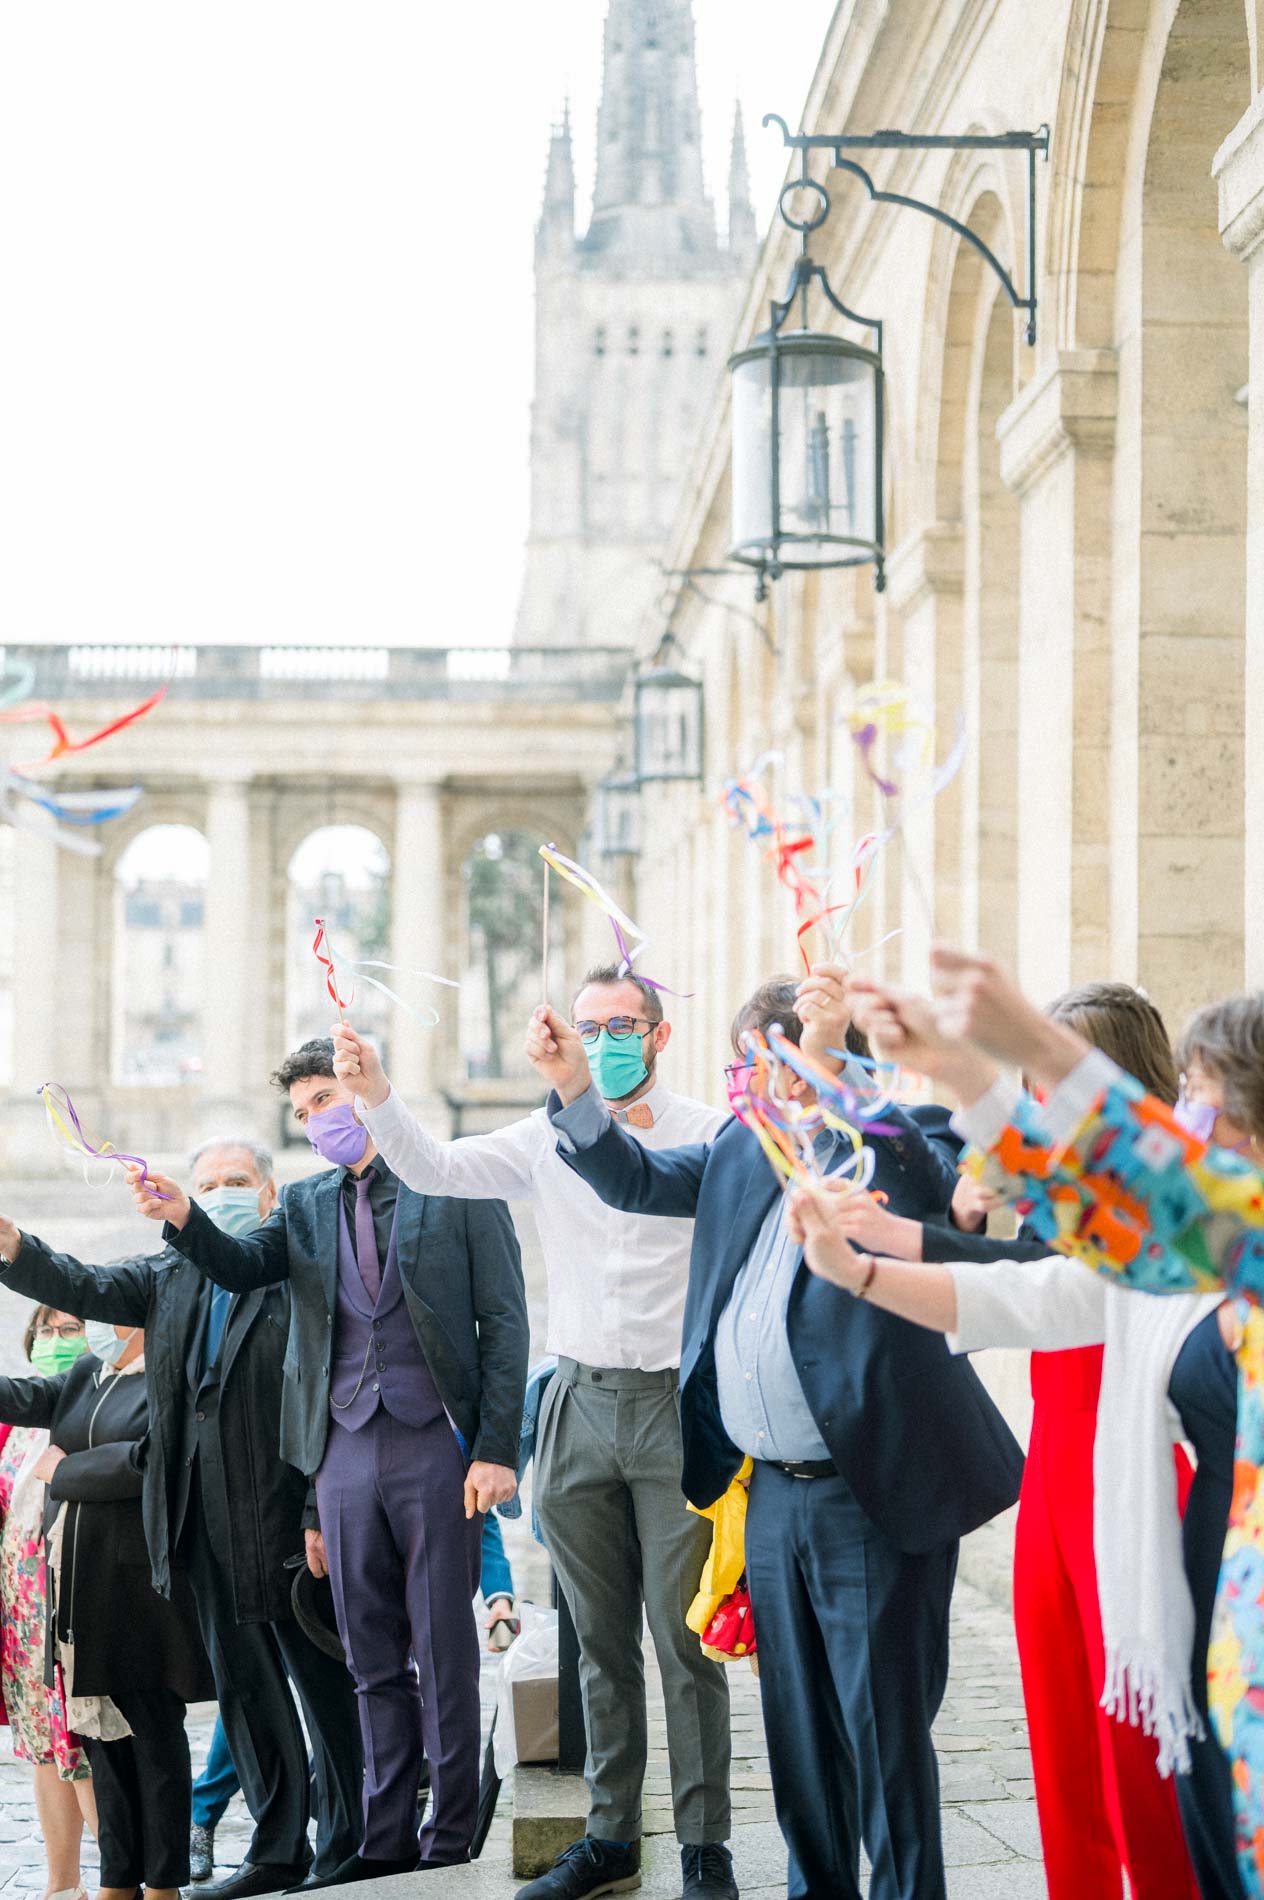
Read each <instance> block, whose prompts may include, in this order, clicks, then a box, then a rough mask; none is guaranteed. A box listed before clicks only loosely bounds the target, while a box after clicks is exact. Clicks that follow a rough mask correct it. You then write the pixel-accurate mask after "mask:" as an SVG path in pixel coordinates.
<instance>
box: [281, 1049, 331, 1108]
mask: <svg viewBox="0 0 1264 1900" xmlns="http://www.w3.org/2000/svg"><path fill="white" fill-rule="evenodd" d="M333 1072H334V1045H333V1039H332V1037H330V1036H313V1037H312V1039H311V1041H310V1042H305V1043H304V1044H303V1046H302V1048H301V1049H295V1050H294V1052H293V1054H292V1055H288V1056H286V1058H285V1061H284V1062H283V1063H282V1064H281V1066H280V1068H279V1069H277V1070H275V1071H274V1073H273V1075H272V1078H271V1080H272V1086H273V1088H274V1089H276V1090H277V1091H278V1092H279V1093H280V1094H281V1095H284V1094H286V1092H287V1091H288V1089H289V1087H290V1085H291V1083H293V1082H305V1081H306V1080H307V1078H308V1076H309V1075H332V1074H333Z"/></svg>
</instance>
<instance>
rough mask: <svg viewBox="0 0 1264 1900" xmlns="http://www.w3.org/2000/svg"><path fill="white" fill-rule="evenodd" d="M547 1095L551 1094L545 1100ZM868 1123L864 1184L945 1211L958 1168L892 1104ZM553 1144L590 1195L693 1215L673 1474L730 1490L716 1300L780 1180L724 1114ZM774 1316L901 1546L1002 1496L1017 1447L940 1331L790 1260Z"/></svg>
mask: <svg viewBox="0 0 1264 1900" xmlns="http://www.w3.org/2000/svg"><path fill="white" fill-rule="evenodd" d="M559 1106H560V1104H559V1101H558V1097H557V1096H556V1094H554V1095H553V1096H551V1098H550V1102H549V1107H550V1110H555V1109H556V1108H558V1107H559ZM883 1120H884V1121H885V1122H886V1123H888V1124H894V1125H895V1126H896V1127H897V1129H898V1132H897V1133H896V1134H894V1135H889V1136H882V1135H876V1136H872V1137H871V1138H870V1145H871V1146H872V1148H873V1150H874V1154H875V1158H876V1166H875V1171H874V1179H873V1186H874V1187H875V1188H879V1189H882V1190H883V1191H884V1192H885V1193H886V1194H887V1195H888V1197H889V1201H890V1205H891V1208H892V1210H893V1212H896V1213H900V1214H906V1215H908V1216H910V1217H911V1218H912V1219H914V1220H922V1219H932V1220H933V1219H935V1218H936V1217H938V1218H939V1219H941V1220H942V1219H944V1218H945V1211H946V1209H947V1206H948V1203H949V1200H950V1199H951V1197H952V1190H953V1185H954V1183H955V1180H956V1176H955V1174H954V1172H953V1170H952V1168H951V1166H950V1165H949V1163H948V1161H947V1159H946V1157H945V1156H944V1155H943V1154H941V1153H940V1152H938V1151H937V1150H936V1149H935V1148H933V1147H932V1146H931V1145H930V1143H929V1142H928V1141H927V1139H926V1137H925V1135H923V1133H922V1131H921V1129H920V1128H919V1127H918V1126H917V1124H916V1123H915V1122H914V1121H913V1120H912V1119H911V1118H910V1117H909V1116H908V1115H907V1114H906V1113H904V1111H902V1110H900V1109H896V1108H892V1109H891V1110H889V1111H887V1112H886V1113H885V1114H884V1116H883ZM559 1152H560V1153H561V1154H562V1157H563V1159H564V1160H565V1161H566V1163H567V1165H568V1166H569V1167H571V1168H573V1169H574V1170H575V1172H576V1173H577V1174H579V1175H582V1177H583V1178H584V1180H586V1181H587V1182H588V1183H589V1184H590V1186H592V1187H593V1188H595V1189H596V1191H597V1193H598V1194H599V1195H600V1196H601V1198H602V1200H603V1201H606V1202H607V1203H608V1204H609V1205H610V1206H611V1207H619V1208H622V1209H624V1210H625V1212H627V1213H630V1214H664V1215H675V1216H677V1217H684V1218H689V1217H693V1218H694V1220H695V1226H694V1236H693V1252H692V1256H691V1259H690V1265H689V1291H688V1296H687V1299H686V1303H685V1323H684V1334H683V1338H682V1350H681V1362H680V1412H681V1426H682V1430H683V1433H684V1451H685V1463H684V1475H683V1488H684V1492H685V1495H686V1497H687V1498H688V1499H689V1500H690V1502H691V1503H693V1504H697V1505H703V1506H705V1505H708V1504H713V1503H714V1502H715V1500H716V1499H717V1498H718V1497H720V1496H721V1495H722V1493H723V1492H724V1491H725V1490H726V1489H727V1487H728V1485H729V1483H730V1481H731V1480H732V1478H733V1477H734V1475H735V1474H736V1472H737V1470H738V1468H739V1466H740V1465H741V1462H742V1454H741V1452H740V1451H739V1450H738V1449H737V1446H736V1445H735V1444H734V1443H733V1441H732V1439H731V1438H730V1437H729V1435H728V1433H727V1432H726V1431H725V1429H724V1424H723V1421H722V1420H721V1417H720V1403H719V1396H718V1392H717V1386H716V1372H715V1334H716V1327H717V1325H718V1322H719V1318H720V1314H721V1313H722V1312H723V1310H724V1307H725V1305H726V1303H727V1301H728V1297H729V1294H730V1293H731V1292H732V1290H733V1284H734V1281H735V1280H736V1278H737V1275H738V1271H739V1269H740V1268H741V1267H742V1265H743V1264H744V1262H745V1261H746V1259H747V1258H748V1256H749V1254H750V1251H751V1248H752V1247H753V1246H754V1244H755V1239H756V1236H757V1235H758V1233H759V1230H760V1227H761V1226H762V1224H763V1221H764V1217H765V1215H766V1214H767V1213H768V1210H769V1208H770V1207H771V1206H772V1204H773V1202H774V1201H775V1199H776V1197H777V1195H778V1194H779V1192H780V1189H779V1187H778V1185H777V1182H776V1180H775V1178H774V1176H773V1172H772V1169H771V1168H770V1167H769V1165H768V1163H767V1161H766V1160H765V1159H764V1156H763V1154H762V1152H761V1150H760V1147H759V1144H758V1142H757V1141H756V1139H755V1137H754V1135H752V1134H751V1133H750V1131H749V1130H748V1129H746V1128H743V1127H742V1125H741V1123H740V1122H738V1121H735V1120H734V1121H728V1122H726V1123H725V1124H724V1126H723V1128H721V1129H720V1131H719V1133H718V1134H717V1135H716V1137H715V1139H714V1140H713V1141H711V1142H708V1143H697V1144H695V1145H693V1146H690V1147H684V1148H662V1149H659V1150H658V1151H657V1152H656V1151H655V1150H653V1149H651V1148H646V1147H643V1146H642V1144H641V1143H640V1142H639V1141H637V1140H636V1139H635V1137H634V1136H632V1135H629V1134H628V1133H627V1132H626V1131H625V1130H624V1129H623V1128H621V1127H620V1126H619V1125H618V1124H617V1123H614V1122H612V1123H611V1125H610V1127H609V1128H608V1129H607V1130H606V1132H605V1133H604V1134H603V1135H602V1136H601V1138H600V1140H599V1141H597V1142H596V1143H594V1145H593V1146H592V1147H591V1148H588V1149H586V1150H585V1151H584V1152H583V1153H582V1154H567V1153H566V1152H565V1150H564V1148H561V1147H559ZM787 1327H788V1331H789V1336H790V1343H791V1346H792V1348H793V1351H794V1358H795V1364H796V1366H797V1367H798V1370H799V1378H800V1380H801V1382H802V1385H803V1392H804V1396H805V1398H806V1399H807V1402H808V1407H809V1409H810V1411H811V1413H812V1416H813V1418H814V1419H815V1420H816V1423H817V1426H818V1428H819V1430H820V1433H821V1436H822V1438H823V1439H824V1440H825V1443H826V1444H827V1445H828V1446H829V1450H830V1456H831V1457H832V1458H833V1460H834V1462H835V1464H836V1465H837V1466H838V1469H839V1471H840V1473H841V1474H842V1476H843V1477H844V1478H845V1479H846V1480H847V1483H848V1484H849V1485H850V1487H851V1489H852V1490H853V1492H854V1493H855V1495H856V1497H857V1499H858V1500H859V1502H860V1505H861V1507H862V1509H863V1510H864V1512H865V1514H866V1516H868V1517H869V1518H870V1520H871V1521H872V1522H873V1523H874V1524H875V1525H876V1526H877V1527H878V1529H879V1530H880V1531H882V1532H883V1533H884V1535H885V1536H887V1537H888V1538H890V1539H891V1541H892V1542H893V1543H894V1544H895V1545H897V1547H898V1548H899V1549H901V1550H906V1551H910V1552H916V1551H928V1550H933V1549H935V1548H936V1547H937V1546H940V1545H943V1544H947V1543H951V1542H952V1541H953V1540H954V1539H956V1538H958V1537H961V1536H963V1535H964V1534H965V1532H967V1531H971V1530H974V1529H976V1528H977V1526H978V1525H980V1524H984V1523H986V1522H987V1520H988V1518H990V1517H995V1515H996V1513H997V1512H998V1511H1003V1510H1005V1509H1006V1508H1007V1507H1008V1506H1009V1505H1011V1504H1012V1503H1013V1502H1014V1500H1015V1499H1016V1498H1017V1496H1018V1487H1019V1484H1020V1482H1021V1479H1022V1471H1023V1455H1022V1452H1021V1451H1020V1449H1019V1447H1018V1444H1017V1441H1016V1440H1015V1438H1014V1435H1013V1433H1012V1432H1011V1431H1010V1429H1009V1427H1008V1425H1006V1423H1005V1420H1004V1419H1003V1418H1002V1416H1001V1414H1000V1412H999V1411H998V1410H997V1408H996V1406H995V1405H994V1404H993V1403H992V1400H991V1399H990V1398H989V1397H988V1395H987V1392H986V1391H985V1390H984V1387H983V1385H982V1383H981V1381H980V1379H979V1377H978V1374H977V1373H976V1372H975V1371H974V1369H973V1367H972V1366H971V1365H970V1363H969V1361H968V1359H965V1358H957V1357H954V1355H953V1354H952V1353H950V1352H949V1350H948V1347H947V1344H946V1342H945V1341H944V1339H943V1338H942V1336H941V1335H940V1334H938V1333H932V1332H928V1331H927V1330H926V1329H925V1328H924V1327H921V1326H914V1325H912V1324H911V1323H910V1322H909V1321H907V1320H902V1319H897V1318H896V1316H895V1315H894V1314H893V1313H884V1312H882V1311H880V1310H879V1309H878V1308H877V1307H875V1306H871V1305H870V1304H869V1303H868V1301H866V1300H857V1299H855V1298H853V1296H852V1295H851V1294H850V1293H846V1292H844V1291H843V1290H842V1288H841V1287H836V1286H833V1285H831V1284H830V1283H829V1281H827V1280H822V1279H819V1278H818V1277H817V1276H816V1275H815V1274H814V1273H811V1272H810V1271H809V1270H808V1268H807V1267H806V1266H805V1265H801V1266H800V1268H799V1272H798V1274H797V1275H796V1277H795V1282H794V1285H793V1287H792V1289H791V1293H790V1303H789V1307H788V1311H787Z"/></svg>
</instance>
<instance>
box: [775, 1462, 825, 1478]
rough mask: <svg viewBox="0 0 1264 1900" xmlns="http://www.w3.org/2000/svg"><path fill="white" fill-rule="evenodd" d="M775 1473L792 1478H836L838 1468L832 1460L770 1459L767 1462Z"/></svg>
mask: <svg viewBox="0 0 1264 1900" xmlns="http://www.w3.org/2000/svg"><path fill="white" fill-rule="evenodd" d="M766 1462H767V1463H768V1464H770V1465H771V1466H772V1468H773V1470H774V1471H784V1472H785V1473H786V1475H787V1477H790V1478H836V1477H837V1476H838V1466H837V1465H836V1464H835V1463H834V1460H833V1459H832V1458H769V1459H767V1460H766Z"/></svg>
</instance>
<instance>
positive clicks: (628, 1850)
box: [514, 1834, 641, 1900]
mask: <svg viewBox="0 0 1264 1900" xmlns="http://www.w3.org/2000/svg"><path fill="white" fill-rule="evenodd" d="M640 1884H641V1843H640V1842H639V1841H632V1842H630V1843H629V1845H628V1846H627V1847H620V1846H619V1845H618V1844H617V1842H615V1841H599V1840H598V1839H597V1837H596V1835H594V1834H585V1835H584V1837H583V1839H582V1840H579V1841H572V1843H571V1845H570V1846H569V1847H567V1848H564V1849H563V1851H562V1852H561V1853H560V1854H559V1855H558V1857H557V1859H556V1860H555V1861H554V1862H553V1865H552V1866H551V1867H550V1868H549V1871H548V1873H547V1874H541V1875H540V1878H539V1879H538V1880H532V1881H529V1882H528V1883H527V1885H526V1886H525V1887H519V1889H518V1891H517V1893H516V1894H515V1896H514V1900H596V1896H597V1895H598V1894H606V1893H633V1892H634V1891H635V1890H636V1888H637V1887H639V1886H640Z"/></svg>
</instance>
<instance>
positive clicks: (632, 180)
mask: <svg viewBox="0 0 1264 1900" xmlns="http://www.w3.org/2000/svg"><path fill="white" fill-rule="evenodd" d="M728 195H729V203H728V232H727V239H726V241H725V242H724V243H721V241H720V239H719V236H718V233H717V229H716V217H715V208H714V206H713V204H712V202H711V200H710V198H709V197H708V196H707V191H706V186H705V183H704V180H703V173H702V133H701V122H700V116H699V110H698V82H697V70H696V65H695V58H694V27H693V10H692V6H691V4H690V0H610V6H609V10H608V13H607V16H606V24H605V44H604V70H603V79H602V93H601V105H600V111H599V115H598V122H597V169H596V179H595V185H594V191H593V206H592V216H591V219H590V222H589V225H588V229H587V231H586V233H585V234H584V235H583V236H582V237H580V236H577V235H576V228H575V167H574V161H573V157H572V151H571V130H570V117H569V112H568V113H567V116H566V117H565V118H564V119H563V122H562V124H561V126H560V127H559V129H558V130H557V131H555V132H554V134H553V137H552V139H551V142H550V146H549V157H548V170H547V175H546V181H545V191H544V205H543V209H542V211H541V214H540V221H539V224H538V226H537V229H536V251H535V278H536V306H535V307H536V353H535V395H534V402H533V408H532V422H531V524H530V534H529V539H528V544H527V558H526V570H525V575H524V580H523V589H522V597H521V602H520V605H519V610H518V618H517V626H516V631H515V638H516V639H517V640H518V641H520V642H523V643H525V644H526V645H529V646H549V645H559V646H574V645H577V644H579V643H581V642H583V641H585V640H595V641H598V642H599V643H600V644H601V645H603V646H630V645H631V644H632V641H633V639H634V638H635V635H636V633H637V630H638V627H639V625H640V622H641V619H642V617H643V616H644V615H645V613H646V612H647V610H648V609H649V608H650V607H651V605H652V603H653V602H654V601H655V600H656V599H657V598H658V596H659V594H660V593H661V590H662V579H661V576H660V574H659V562H660V561H661V558H662V553H663V548H664V545H665V543H666V541H667V539H668V536H669V534H670V531H671V524H672V520H673V518H674V515H675V512H676V509H677V507H678V505H679V501H680V496H681V489H682V483H683V479H684V472H685V469H686V467H687V465H688V463H689V460H690V456H691V454H692V451H693V447H694V444H695V441H696V438H697V430H698V428H699V426H700V424H701V421H702V417H703V415H704V414H705V413H706V411H707V408H708V405H709V404H710V402H711V401H712V400H713V397H714V392H715V387H716V384H717V382H718V380H719V378H720V376H721V373H722V370H723V365H724V359H725V352H726V348H727V344H728V339H729V336H730V335H731V333H732V328H733V324H734V321H735V319H736V315H737V311H738V308H739V306H740V303H741V299H742V295H743V292H744V289H745V286H746V283H747V281H748V279H749V276H750V271H751V267H752V264H753V262H754V255H755V219H754V213H753V211H752V208H751V202H750V184H749V179H748V176H747V171H746V158H745V146H744V140H743V133H742V125H741V119H740V117H738V118H737V119H736V120H735V123H734V130H733V146H732V159H731V164H730V172H729V194H728Z"/></svg>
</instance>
